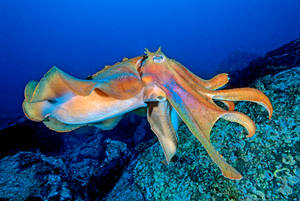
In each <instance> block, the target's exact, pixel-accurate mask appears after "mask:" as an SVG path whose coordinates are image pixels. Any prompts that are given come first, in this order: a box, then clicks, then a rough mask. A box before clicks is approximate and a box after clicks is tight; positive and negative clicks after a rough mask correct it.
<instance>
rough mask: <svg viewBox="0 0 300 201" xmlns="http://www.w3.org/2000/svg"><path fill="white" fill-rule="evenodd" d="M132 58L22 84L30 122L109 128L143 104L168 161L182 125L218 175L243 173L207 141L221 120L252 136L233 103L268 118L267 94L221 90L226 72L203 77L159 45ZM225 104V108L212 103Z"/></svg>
mask: <svg viewBox="0 0 300 201" xmlns="http://www.w3.org/2000/svg"><path fill="white" fill-rule="evenodd" d="M145 53H146V55H144V56H139V57H135V58H132V59H127V58H126V59H123V61H122V62H118V63H116V64H114V65H112V66H106V67H105V68H104V69H103V70H101V71H99V72H97V73H96V74H94V75H92V76H90V77H89V78H88V79H78V78H75V77H73V76H71V75H69V74H67V73H65V72H63V71H62V70H60V69H59V68H57V67H53V68H51V69H50V70H49V71H48V72H47V73H46V74H45V75H44V77H43V78H42V79H41V80H40V81H39V82H37V81H30V82H29V83H28V84H27V85H26V87H25V94H24V96H25V99H24V102H23V110H24V113H25V115H26V116H27V117H28V118H29V119H31V120H33V121H42V122H43V123H44V124H45V125H46V126H47V127H48V128H50V129H52V130H55V131H58V132H68V131H72V130H74V129H77V128H80V127H82V126H96V127H98V128H101V129H103V130H110V129H113V128H114V127H115V126H116V125H117V124H118V122H119V121H120V120H121V119H122V116H123V115H124V114H125V113H127V112H131V111H137V110H139V108H147V119H148V122H149V123H150V125H151V129H152V131H153V132H154V134H155V135H156V136H157V138H158V140H159V142H160V144H161V147H162V149H163V151H164V155H165V158H166V159H165V163H166V164H169V163H170V161H171V159H172V157H173V156H174V155H175V153H176V149H177V144H178V139H177V135H176V132H177V129H178V126H179V124H180V123H181V122H183V123H185V124H186V125H187V127H188V129H189V130H190V131H191V132H192V134H193V135H194V136H195V137H196V138H197V139H198V140H199V141H200V142H201V144H202V145H203V146H204V148H205V149H206V151H207V153H208V154H209V156H210V157H211V159H212V160H213V161H214V162H215V163H216V164H217V165H218V167H219V168H220V170H221V172H222V174H223V175H224V176H225V177H227V178H230V179H241V178H242V175H241V174H240V173H239V172H238V171H237V170H236V169H234V168H233V167H232V166H231V165H229V164H228V163H227V162H226V161H225V160H224V158H223V157H222V156H221V155H220V154H219V153H218V152H217V151H216V149H215V148H214V147H213V146H212V144H211V142H210V132H211V129H212V127H213V125H214V124H215V123H216V121H217V120H218V119H219V118H223V119H225V120H228V121H232V122H236V123H239V124H241V125H242V126H243V127H245V129H246V130H247V132H248V135H247V137H251V136H253V135H254V133H255V130H256V127H255V124H254V122H253V121H252V120H251V119H250V118H249V117H248V116H247V115H245V114H243V113H240V112H237V111H234V101H251V102H255V103H258V104H260V105H262V106H263V107H264V108H265V109H266V110H267V111H268V113H269V118H271V116H272V111H273V109H272V105H271V103H270V101H269V99H268V97H267V96H266V95H265V94H264V93H262V92H261V91H259V90H257V89H253V88H237V89H223V90H217V89H219V88H221V87H223V86H224V85H225V84H226V83H227V82H228V81H229V79H228V75H227V74H226V73H222V74H218V75H216V76H215V77H213V78H212V79H210V80H204V79H201V78H200V77H198V76H196V75H195V74H193V73H192V72H190V71H189V70H188V69H187V68H185V67H184V66H183V65H181V64H180V63H178V62H177V61H175V60H173V59H169V58H168V57H166V55H165V54H164V53H163V52H162V51H161V50H160V49H159V50H157V51H156V52H154V53H152V52H150V51H148V50H146V52H145ZM216 100H218V101H221V102H223V103H224V104H225V105H226V107H227V109H223V108H221V107H219V106H218V105H217V104H216V103H215V101H216Z"/></svg>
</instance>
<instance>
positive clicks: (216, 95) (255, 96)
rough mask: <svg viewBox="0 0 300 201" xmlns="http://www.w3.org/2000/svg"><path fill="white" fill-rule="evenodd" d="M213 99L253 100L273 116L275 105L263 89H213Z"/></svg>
mask: <svg viewBox="0 0 300 201" xmlns="http://www.w3.org/2000/svg"><path fill="white" fill-rule="evenodd" d="M210 94H211V95H212V98H213V99H216V100H223V101H224V100H226V101H251V102H255V103H257V104H259V105H262V106H263V107H264V108H265V109H266V110H267V111H268V113H269V119H270V118H271V117H272V113H273V107H272V104H271V102H270V100H269V98H268V97H267V96H266V95H265V94H264V93H263V92H261V91H259V90H257V89H253V88H238V89H225V90H219V91H211V92H210Z"/></svg>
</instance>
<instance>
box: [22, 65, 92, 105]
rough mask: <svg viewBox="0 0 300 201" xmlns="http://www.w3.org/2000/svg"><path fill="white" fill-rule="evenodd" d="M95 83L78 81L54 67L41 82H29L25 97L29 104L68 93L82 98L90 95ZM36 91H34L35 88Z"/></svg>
mask: <svg viewBox="0 0 300 201" xmlns="http://www.w3.org/2000/svg"><path fill="white" fill-rule="evenodd" d="M96 84H97V83H96V82H95V81H91V80H81V79H77V78H75V77H73V76H71V75H69V74H67V73H65V72H63V71H62V70H60V69H59V68H57V67H55V66H54V67H52V68H51V69H50V70H49V71H48V72H47V73H46V74H45V75H44V77H43V78H42V79H41V80H40V82H39V83H36V82H35V81H33V82H29V84H27V86H26V88H25V97H26V101H28V102H39V101H44V100H55V99H56V98H58V97H62V96H64V95H65V94H67V93H73V94H76V95H80V96H87V95H89V94H90V93H91V92H92V90H93V89H94V88H95V86H96ZM34 86H35V89H34V90H33V87H34Z"/></svg>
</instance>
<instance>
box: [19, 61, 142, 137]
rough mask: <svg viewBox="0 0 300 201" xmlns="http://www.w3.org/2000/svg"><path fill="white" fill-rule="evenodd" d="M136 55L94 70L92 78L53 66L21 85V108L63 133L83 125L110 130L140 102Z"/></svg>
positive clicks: (138, 105)
mask: <svg viewBox="0 0 300 201" xmlns="http://www.w3.org/2000/svg"><path fill="white" fill-rule="evenodd" d="M139 59H141V57H137V58H134V59H131V60H128V61H125V62H122V63H118V64H116V65H113V66H111V67H108V68H105V69H104V70H102V71H100V72H99V73H97V74H96V75H95V76H94V77H93V79H92V80H84V79H78V78H75V77H73V76H71V75H69V74H67V73H65V72H63V71H62V70H60V69H59V68H57V67H53V68H52V69H50V70H49V71H48V72H47V73H46V74H45V75H44V77H43V78H42V79H41V80H40V81H39V82H37V81H30V82H29V83H28V84H27V85H26V88H25V94H24V96H25V100H24V102H23V110H24V113H25V115H26V116H27V117H28V118H29V119H31V120H33V121H43V122H44V123H45V125H46V126H47V127H49V128H50V129H53V130H56V131H59V132H67V131H71V130H74V129H76V128H79V127H81V126H84V125H95V126H97V127H99V128H102V129H106V130H107V129H112V128H113V127H114V126H115V125H116V124H117V123H118V122H119V121H120V119H121V116H122V115H123V114H124V113H126V112H128V111H131V110H134V109H136V108H139V107H145V106H146V104H145V103H144V102H143V84H142V82H141V78H140V77H139V73H138V72H137V69H138V67H139V63H138V60H139Z"/></svg>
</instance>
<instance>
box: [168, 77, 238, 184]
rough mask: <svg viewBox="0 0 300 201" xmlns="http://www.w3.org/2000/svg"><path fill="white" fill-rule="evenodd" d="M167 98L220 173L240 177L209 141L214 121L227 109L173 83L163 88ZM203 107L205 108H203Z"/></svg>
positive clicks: (233, 177)
mask: <svg viewBox="0 0 300 201" xmlns="http://www.w3.org/2000/svg"><path fill="white" fill-rule="evenodd" d="M165 90H166V91H165V92H166V94H167V97H168V100H169V102H170V103H171V105H172V106H173V107H174V108H175V109H176V111H177V112H178V114H179V116H180V117H181V119H182V120H183V121H184V123H185V124H186V125H187V127H188V128H189V130H190V131H191V132H192V133H193V135H194V136H195V137H196V138H197V139H198V140H199V141H200V142H201V144H202V145H203V146H204V148H205V149H206V151H207V153H208V154H209V156H210V157H211V159H212V160H213V161H214V162H215V163H216V164H217V165H218V166H219V168H220V169H221V171H222V174H223V175H224V176H225V177H227V178H230V179H236V180H238V179H241V178H242V175H241V174H240V173H239V172H238V171H237V170H236V169H234V168H233V167H232V166H231V165H229V164H228V163H227V162H226V161H225V160H224V159H223V157H222V155H220V154H219V153H218V151H217V150H216V149H215V148H214V147H213V145H212V144H211V142H210V132H211V129H212V127H213V125H214V124H215V122H216V121H217V120H218V119H219V118H220V117H221V116H222V115H223V114H225V113H226V112H227V111H225V110H222V109H221V108H218V107H216V106H215V104H213V103H211V102H208V101H207V100H206V99H205V97H203V96H200V95H199V94H198V93H196V92H195V91H193V90H192V89H191V88H188V85H185V88H182V86H181V87H180V86H178V85H177V84H176V83H173V86H172V87H169V88H165ZM204 108H205V109H204Z"/></svg>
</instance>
